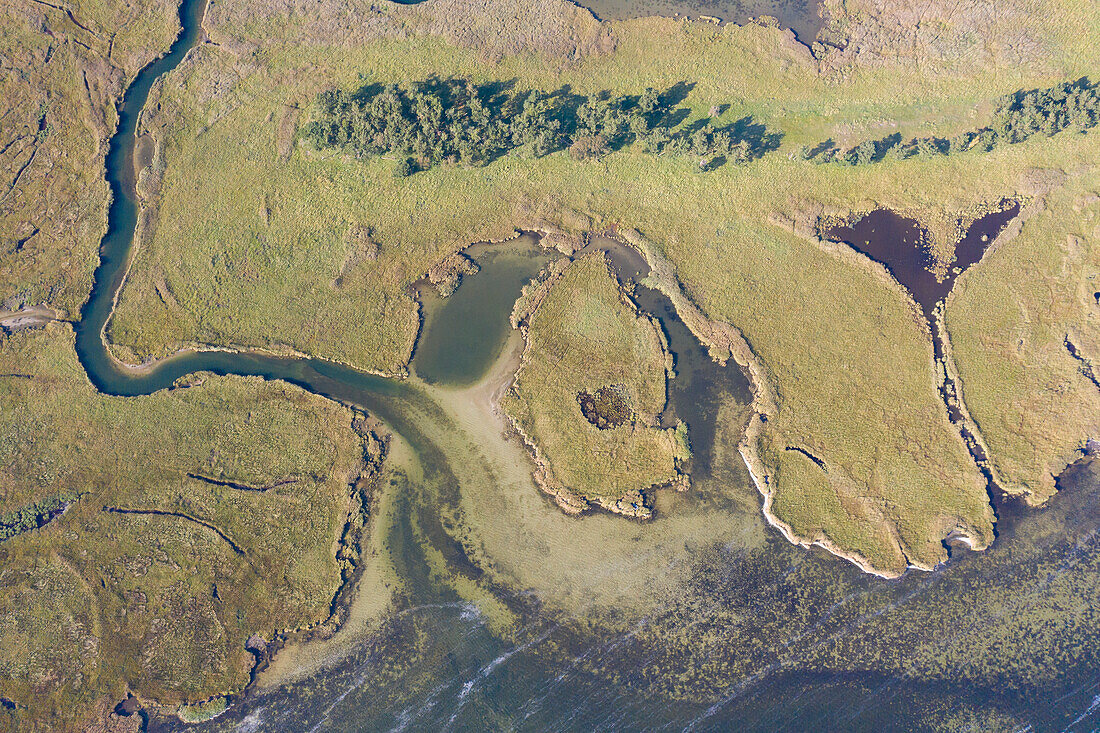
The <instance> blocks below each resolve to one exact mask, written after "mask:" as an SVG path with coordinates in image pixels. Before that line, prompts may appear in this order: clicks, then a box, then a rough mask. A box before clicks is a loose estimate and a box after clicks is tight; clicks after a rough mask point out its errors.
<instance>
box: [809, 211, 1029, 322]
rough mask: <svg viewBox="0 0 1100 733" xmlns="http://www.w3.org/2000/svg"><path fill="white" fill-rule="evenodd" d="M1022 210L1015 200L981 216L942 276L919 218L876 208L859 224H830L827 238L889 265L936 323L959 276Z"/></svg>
mask: <svg viewBox="0 0 1100 733" xmlns="http://www.w3.org/2000/svg"><path fill="white" fill-rule="evenodd" d="M1006 203H1007V202H1006ZM1019 213H1020V204H1019V203H1016V202H1014V203H1012V205H1011V206H1008V207H1006V208H1004V209H1003V210H1002V211H994V212H993V213H990V214H986V215H985V216H982V217H979V218H978V219H976V220H975V221H974V223H973V224H971V225H970V227H969V228H968V229H967V231H966V235H965V236H964V237H963V238H962V240H961V241H960V242H959V243H958V244H957V245H956V246H955V262H954V263H953V264H952V266H951V269H950V271H949V272H948V274H947V276H946V277H945V278H944V279H942V280H940V279H939V278H937V277H936V275H935V273H933V271H932V268H933V265H934V263H933V260H932V256H931V254H930V252H929V250H928V247H927V243H928V235H927V233H926V232H925V230H924V228H923V227H922V226H921V225H920V223H919V222H917V221H916V220H914V219H909V218H907V217H904V216H902V215H900V214H898V213H896V212H893V211H890V210H889V209H877V210H875V211H872V212H871V213H870V214H867V215H866V216H864V217H863V218H861V219H859V220H858V221H857V222H855V223H854V224H850V225H841V226H834V227H829V228H828V229H826V230H825V231H824V232H823V233H822V236H823V237H824V238H825V239H829V240H832V241H834V242H845V243H846V244H848V245H850V246H851V247H852V248H853V249H855V250H857V251H859V252H862V253H863V254H865V255H867V256H868V257H870V258H871V259H872V260H874V261H875V262H879V263H882V264H883V265H885V266H886V269H887V270H889V271H890V274H891V275H893V276H894V277H895V278H897V281H898V282H900V283H901V284H902V285H904V286H905V289H906V290H908V291H909V293H910V294H911V295H912V296H913V300H915V301H916V302H917V304H918V305H919V306H920V307H921V310H922V311H924V315H925V318H927V319H928V320H929V321H931V320H932V311H933V310H934V309H935V307H936V304H937V303H939V302H940V301H941V300H943V299H944V298H946V297H947V295H948V293H950V292H951V288H952V287H954V286H955V280H956V279H957V278H958V276H959V275H961V274H962V273H963V272H965V271H966V270H967V269H968V268H970V267H971V266H972V265H974V264H976V263H977V262H978V261H979V260H980V259H981V258H982V255H984V254H985V251H986V249H987V248H988V247H989V245H990V243H992V242H993V240H994V239H996V238H997V235H998V234H1000V233H1001V230H1002V229H1004V228H1005V226H1007V225H1008V223H1009V222H1010V221H1012V219H1014V218H1015V217H1016V215H1017V214H1019Z"/></svg>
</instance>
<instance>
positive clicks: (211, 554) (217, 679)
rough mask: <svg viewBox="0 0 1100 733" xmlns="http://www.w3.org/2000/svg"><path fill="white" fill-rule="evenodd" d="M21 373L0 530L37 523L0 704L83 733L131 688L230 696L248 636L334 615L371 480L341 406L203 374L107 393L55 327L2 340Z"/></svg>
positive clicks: (27, 537) (22, 563) (9, 617)
mask: <svg viewBox="0 0 1100 733" xmlns="http://www.w3.org/2000/svg"><path fill="white" fill-rule="evenodd" d="M13 372H18V373H20V374H27V375H30V377H29V378H25V377H21V378H11V377H0V404H3V405H4V408H3V410H0V515H2V521H3V523H4V526H9V525H11V526H18V527H20V528H22V527H28V528H29V527H30V526H32V525H34V526H37V525H38V524H42V526H41V527H39V528H37V529H35V531H28V532H21V533H19V534H15V535H13V536H10V537H9V538H8V539H5V540H4V541H3V542H0V586H2V588H3V592H2V593H0V599H2V600H0V636H2V638H3V639H4V643H3V644H0V648H2V649H0V696H2V697H5V698H7V699H9V700H12V701H14V702H15V703H16V704H17V706H19V707H17V708H16V710H15V713H14V714H16V715H19V716H24V715H25V716H26V719H25V720H24V721H23V722H24V723H26V725H27V726H28V727H29V726H31V725H32V724H38V725H42V726H43V727H45V728H48V729H53V730H56V729H63V728H68V727H71V726H75V725H76V723H77V722H78V721H79V720H81V718H82V717H83V716H84V715H88V714H90V713H91V712H92V710H93V708H94V704H96V703H98V702H99V701H100V700H102V699H104V698H107V699H109V700H112V701H113V702H117V701H118V700H121V699H122V698H123V697H125V695H126V692H127V690H132V691H134V693H135V694H137V695H138V696H139V697H142V698H146V699H153V700H156V701H158V702H161V703H163V704H165V705H175V704H180V703H188V702H192V701H201V700H205V699H208V698H210V697H211V696H212V695H214V694H219V693H225V692H228V691H232V690H234V689H238V688H240V687H241V686H243V685H244V684H245V683H247V682H248V679H249V670H250V668H251V666H252V663H253V657H252V655H251V654H250V653H249V652H248V651H247V650H246V649H245V641H246V640H247V639H248V637H249V636H250V635H252V634H253V633H259V634H260V635H261V636H263V637H265V638H268V639H271V638H272V635H273V634H274V633H275V632H276V631H277V630H280V629H288V628H296V627H299V626H303V625H308V624H312V623H315V622H318V621H322V620H325V619H327V618H328V615H329V612H330V603H331V601H332V598H333V596H334V594H335V593H336V591H337V589H338V588H339V586H340V583H341V567H340V564H339V562H338V561H337V558H336V543H337V541H338V540H339V539H340V538H341V535H342V532H343V530H344V527H345V523H346V521H347V516H348V512H349V510H355V511H358V505H357V504H355V503H354V502H353V501H352V496H351V494H352V489H351V488H350V487H349V485H350V483H351V482H353V481H355V480H356V478H357V477H358V476H359V473H360V471H361V470H362V469H363V467H364V444H363V439H362V438H361V437H360V436H359V434H358V433H357V432H356V431H354V430H353V429H352V418H353V416H352V414H351V412H350V411H349V410H348V409H346V408H343V407H340V406H338V405H336V404H334V403H332V402H329V401H327V400H324V399H322V398H320V397H316V396H313V395H310V394H308V393H305V392H303V391H302V390H300V389H298V388H296V387H291V386H288V385H285V384H282V383H276V382H264V381H262V380H259V379H253V378H249V379H245V378H219V377H213V376H210V375H204V376H203V375H200V377H199V378H198V379H195V380H192V381H191V383H193V384H195V386H190V387H186V388H175V389H171V390H166V391H162V392H158V393H156V394H153V395H150V396H146V397H135V398H123V397H110V396H106V395H102V394H100V393H98V392H96V390H95V389H94V388H93V387H92V385H91V384H90V383H89V382H88V380H87V378H86V377H85V375H84V373H83V370H82V369H81V368H80V365H79V364H78V362H77V359H76V354H75V351H74V348H73V336H72V332H71V330H70V329H69V328H68V327H67V326H63V325H60V324H51V325H50V326H48V327H47V328H46V329H45V330H43V331H35V332H25V333H21V334H15V335H12V336H10V337H7V338H5V339H3V340H0V374H7V373H13ZM196 477H204V478H196ZM211 478H213V479H216V480H211ZM289 479H293V480H292V481H291V480H289ZM241 487H244V488H241ZM251 487H270V488H266V489H265V490H250V489H251ZM77 495H79V497H80V498H79V500H78V501H75V502H73V503H71V504H70V505H69V506H68V509H67V510H66V511H65V512H64V513H60V514H57V513H56V509H58V508H60V506H62V504H60V503H59V502H62V501H63V500H64V497H73V496H77ZM51 507H52V509H51ZM43 513H45V515H46V516H47V517H48V516H49V515H50V514H54V516H53V517H52V521H49V522H48V523H45V522H40V521H39V520H40V518H42V517H43ZM9 520H11V521H9ZM112 704H113V703H112Z"/></svg>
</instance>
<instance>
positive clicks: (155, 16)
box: [0, 0, 179, 317]
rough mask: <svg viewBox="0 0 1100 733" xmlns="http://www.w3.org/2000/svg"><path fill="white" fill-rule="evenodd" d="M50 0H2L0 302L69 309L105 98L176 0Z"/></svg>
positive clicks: (86, 252)
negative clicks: (129, 0)
mask: <svg viewBox="0 0 1100 733" xmlns="http://www.w3.org/2000/svg"><path fill="white" fill-rule="evenodd" d="M53 5H57V6H58V7H51V4H48V3H36V2H32V0H13V2H5V3H4V4H3V6H2V7H0V29H2V30H0V56H3V57H4V59H5V61H4V69H5V70H4V73H3V74H2V75H0V150H2V151H3V152H2V153H0V312H2V311H5V310H10V309H18V308H21V307H23V306H27V305H39V304H43V305H46V306H48V307H50V308H54V309H56V310H59V311H62V312H64V313H67V314H68V315H71V316H74V317H75V316H76V314H77V312H78V311H79V308H80V305H81V304H82V303H83V302H84V300H85V299H86V298H87V297H88V292H89V290H90V289H91V284H92V271H93V269H94V268H95V265H96V255H97V252H96V247H97V245H98V244H99V240H100V238H101V237H102V236H103V231H104V227H105V221H106V210H107V201H108V189H107V183H106V181H105V180H104V175H103V158H104V156H105V155H106V153H107V138H108V136H109V135H110V133H111V131H113V130H114V126H115V122H116V115H115V103H116V102H117V101H118V100H119V99H120V98H121V96H122V91H123V89H124V86H125V84H126V83H127V82H128V81H129V80H130V79H131V78H133V76H134V75H135V74H136V73H137V71H138V69H140V68H141V67H142V66H143V65H144V64H146V63H147V62H149V61H150V60H152V59H153V58H154V57H156V56H157V55H159V54H161V53H164V52H165V51H167V49H168V46H169V44H170V43H171V40H172V38H173V37H174V36H175V34H176V32H177V30H178V28H179V19H178V15H177V12H176V5H175V4H173V3H153V2H148V1H147V0H143V1H142V2H136V3H120V2H112V1H109V0H80V1H79V2H72V3H64V4H63V5H64V6H65V7H64V8H63V7H61V5H62V4H56V3H55V4H53ZM66 9H68V10H69V11H70V12H71V13H72V17H71V18H70V17H69V15H68V14H67V13H66V12H65V10H66ZM81 26H83V27H81ZM43 116H44V117H43ZM40 120H42V122H43V126H44V129H43V130H42V131H41V132H40V131H39V123H40ZM13 184H14V185H13Z"/></svg>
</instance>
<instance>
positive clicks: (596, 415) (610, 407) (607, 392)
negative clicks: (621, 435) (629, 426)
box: [577, 384, 634, 430]
mask: <svg viewBox="0 0 1100 733" xmlns="http://www.w3.org/2000/svg"><path fill="white" fill-rule="evenodd" d="M577 402H578V403H580V406H581V414H582V415H584V419H585V420H587V421H588V422H590V423H592V424H593V425H595V426H596V427H597V428H599V429H600V430H607V429H608V428H614V427H618V426H619V425H625V424H626V423H628V422H630V421H631V420H633V419H634V411H633V410H632V409H631V408H630V395H628V394H627V392H626V388H625V387H623V386H622V385H620V384H612V385H610V386H607V387H600V388H599V389H597V390H596V391H595V392H591V393H590V392H588V391H587V390H584V391H581V392H578V393H577Z"/></svg>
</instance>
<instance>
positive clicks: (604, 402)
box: [504, 254, 688, 516]
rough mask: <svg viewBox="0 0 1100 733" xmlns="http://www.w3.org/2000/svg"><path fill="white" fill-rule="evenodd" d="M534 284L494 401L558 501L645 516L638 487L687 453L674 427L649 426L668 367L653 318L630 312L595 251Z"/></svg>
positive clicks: (668, 472) (673, 470)
mask: <svg viewBox="0 0 1100 733" xmlns="http://www.w3.org/2000/svg"><path fill="white" fill-rule="evenodd" d="M541 287H547V288H549V291H548V292H547V293H546V295H545V297H544V298H543V299H542V301H541V303H539V304H538V306H537V308H536V309H535V312H534V313H533V314H532V315H531V317H530V322H529V323H528V325H527V327H526V332H527V333H526V335H527V347H526V349H525V350H524V357H523V364H522V366H521V367H520V369H519V372H518V373H517V375H516V380H515V384H514V385H513V388H512V390H511V392H509V393H508V395H507V396H506V397H505V399H504V409H505V410H506V411H507V413H508V414H509V415H510V416H511V417H512V419H513V421H514V422H515V423H516V425H517V426H518V427H519V429H520V431H521V432H522V433H523V435H524V436H525V437H526V439H527V440H528V441H529V443H530V444H531V446H532V448H533V449H534V451H535V455H536V457H537V459H538V461H539V463H540V464H541V465H540V471H539V478H540V483H541V484H542V486H543V488H544V489H545V490H546V491H548V492H550V493H553V494H556V495H559V497H560V498H559V501H560V502H561V503H562V504H563V506H566V507H567V508H573V509H576V508H578V506H580V507H583V506H584V504H585V502H594V503H597V504H599V505H601V506H604V507H607V508H610V509H612V510H613V511H619V512H622V513H626V514H631V515H635V516H649V515H650V513H651V512H650V510H649V509H648V508H647V507H646V506H645V503H644V499H643V497H642V495H641V493H640V492H642V491H644V490H645V489H648V488H650V487H652V486H656V485H661V484H667V483H669V482H671V481H673V480H674V479H676V478H677V463H678V461H680V460H683V459H686V458H687V457H688V456H687V452H686V446H685V444H684V441H683V440H682V439H681V435H680V434H678V433H677V432H676V430H674V429H663V428H660V427H656V425H657V422H658V416H659V415H660V413H661V411H662V410H663V409H664V406H665V383H666V374H667V372H666V369H667V367H668V360H667V355H666V352H665V350H664V344H663V340H662V338H661V335H660V333H659V332H658V329H657V326H656V325H655V324H654V323H653V322H652V321H650V320H649V319H648V318H646V317H644V316H641V315H639V314H638V313H637V312H636V310H635V309H634V306H633V304H631V303H630V302H629V300H628V299H627V298H626V296H625V295H624V294H623V292H622V290H621V288H620V287H619V284H618V283H617V282H616V281H615V279H614V278H613V277H612V276H611V274H610V272H609V271H608V266H607V261H606V260H605V258H604V256H603V255H602V254H594V255H586V256H584V257H582V258H581V259H579V260H577V261H576V262H574V263H572V264H570V265H569V266H568V267H567V268H566V269H565V271H564V272H563V273H562V274H561V275H560V277H558V278H556V279H551V280H550V281H549V282H547V283H544V284H543V285H542V286H541ZM609 384H613V385H614V387H613V388H609V386H608V385H609ZM578 394H588V395H599V396H600V398H599V399H598V400H597V399H594V400H592V409H593V410H596V409H597V406H599V407H601V408H602V409H603V410H606V411H607V412H606V413H605V418H606V417H612V416H613V417H614V418H615V419H611V420H608V419H605V420H604V424H603V425H598V424H594V423H593V422H592V421H591V420H590V419H588V417H587V416H586V414H585V411H584V405H583V403H582V402H581V401H579V400H578V399H577V395H578ZM628 405H629V406H630V407H628ZM615 411H617V412H615ZM628 411H629V412H632V413H633V416H632V417H633V419H626V417H627V414H626V413H627V412H628ZM612 413H615V414H614V415H613V414H612Z"/></svg>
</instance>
